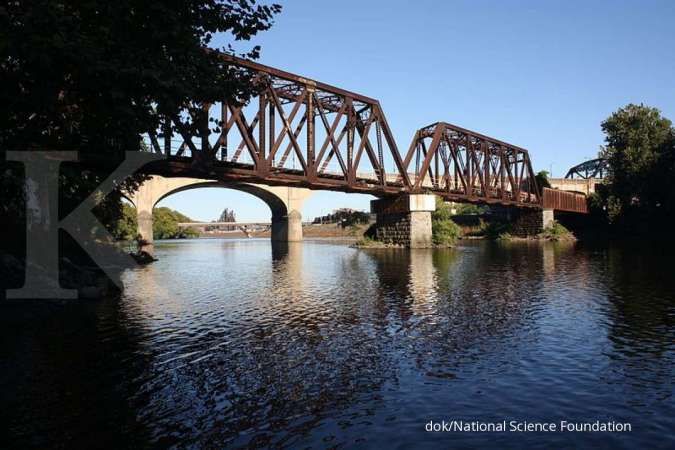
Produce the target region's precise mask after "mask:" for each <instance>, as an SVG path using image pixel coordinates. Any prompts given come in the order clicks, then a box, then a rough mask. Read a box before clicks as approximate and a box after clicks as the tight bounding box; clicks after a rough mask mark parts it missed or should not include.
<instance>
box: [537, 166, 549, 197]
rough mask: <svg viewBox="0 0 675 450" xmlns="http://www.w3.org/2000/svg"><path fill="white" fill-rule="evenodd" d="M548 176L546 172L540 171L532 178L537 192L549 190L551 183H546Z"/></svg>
mask: <svg viewBox="0 0 675 450" xmlns="http://www.w3.org/2000/svg"><path fill="white" fill-rule="evenodd" d="M548 176H549V173H548V171H547V170H540V171H539V172H537V174H536V175H535V176H534V178H535V179H536V180H537V186H538V187H539V191H540V192H543V189H544V188H549V189H550V188H551V183H550V182H549V181H548Z"/></svg>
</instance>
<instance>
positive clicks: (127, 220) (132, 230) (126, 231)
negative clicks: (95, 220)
mask: <svg viewBox="0 0 675 450" xmlns="http://www.w3.org/2000/svg"><path fill="white" fill-rule="evenodd" d="M110 232H111V234H112V235H113V237H114V238H115V239H116V240H118V241H132V240H134V239H136V236H137V235H138V222H137V220H136V208H134V207H133V206H131V205H129V204H128V203H122V214H121V217H120V218H119V219H118V220H117V222H116V223H115V225H114V227H112V229H111V230H110Z"/></svg>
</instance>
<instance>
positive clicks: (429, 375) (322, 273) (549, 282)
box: [0, 239, 675, 448]
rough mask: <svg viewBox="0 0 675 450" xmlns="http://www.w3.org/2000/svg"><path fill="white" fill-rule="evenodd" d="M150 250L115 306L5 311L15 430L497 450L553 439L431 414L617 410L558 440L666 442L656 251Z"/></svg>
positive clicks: (667, 301)
mask: <svg viewBox="0 0 675 450" xmlns="http://www.w3.org/2000/svg"><path fill="white" fill-rule="evenodd" d="M157 253H158V256H159V257H160V258H159V261H158V262H157V263H156V264H154V265H151V266H147V267H143V268H139V269H135V270H133V271H129V272H127V273H126V275H125V283H126V285H127V291H126V293H125V294H124V296H123V297H122V298H121V299H120V300H119V301H118V302H100V303H87V304H72V305H66V306H52V307H51V308H50V311H49V312H40V311H41V310H39V309H38V310H37V311H36V312H35V313H34V314H33V313H30V314H28V313H25V312H24V313H23V314H6V315H3V316H2V317H0V337H1V338H2V340H1V341H0V342H2V343H3V344H2V345H3V349H4V350H5V351H6V352H9V353H10V354H11V356H12V361H14V363H13V364H12V366H7V365H5V366H3V367H2V369H3V370H2V371H1V372H0V383H1V385H2V386H12V387H13V388H12V389H10V390H8V389H5V390H4V393H3V396H4V398H5V402H4V404H5V405H6V406H7V407H8V408H7V409H6V411H12V414H8V413H5V415H4V417H3V426H4V427H5V430H8V432H9V437H10V439H11V441H12V442H13V443H17V444H22V443H23V444H25V443H27V442H30V443H32V444H33V445H36V446H41V447H44V446H46V443H47V442H50V440H51V442H53V440H60V441H62V442H71V443H73V442H77V443H78V444H81V445H84V446H90V447H92V446H96V444H97V443H99V444H100V442H106V443H110V444H111V445H117V446H128V445H136V446H161V447H166V446H172V445H173V446H179V447H183V446H197V447H204V446H219V447H220V446H231V447H247V446H257V447H259V446H287V447H300V446H302V447H304V446H317V447H322V446H325V445H326V443H330V445H344V446H353V445H358V446H360V447H366V446H368V447H377V448H379V447H383V446H386V445H387V443H390V442H392V439H393V440H394V441H396V442H400V443H401V444H403V445H415V446H419V445H422V446H424V445H431V444H439V442H442V443H444V444H446V443H448V442H450V441H448V439H450V440H451V443H452V444H453V445H458V446H463V447H466V446H472V447H490V446H493V447H500V448H504V447H513V446H514V445H515V442H516V441H515V439H517V442H518V444H520V445H524V446H534V445H536V444H537V442H540V439H541V436H538V435H536V434H532V435H529V434H527V435H518V436H511V435H509V434H504V435H490V436H484V435H480V434H466V435H453V436H450V437H448V436H437V435H433V434H428V433H424V431H423V429H424V424H425V423H426V422H427V421H428V420H430V419H431V418H439V419H440V418H447V417H448V415H452V416H455V415H457V414H462V415H463V416H465V417H463V418H465V419H473V420H485V421H489V420H496V419H500V418H502V417H505V418H509V417H512V418H514V419H530V420H535V419H542V420H543V419H550V420H559V419H571V420H585V419H587V418H589V417H599V416H598V414H601V413H602V412H603V411H605V412H606V411H607V408H608V407H610V408H611V410H612V412H613V414H616V417H618V418H620V419H621V420H622V421H629V422H632V423H633V430H637V431H634V432H633V433H631V434H629V435H606V434H602V435H601V434H593V435H583V436H581V435H579V434H551V435H550V436H547V439H549V441H548V442H549V443H551V445H552V446H557V447H565V446H568V447H574V446H578V444H579V443H580V440H581V439H583V441H584V443H585V444H587V445H588V444H589V442H590V444H591V445H597V446H603V445H606V446H612V447H621V446H622V445H624V446H631V447H651V448H655V447H658V446H659V445H660V442H662V441H661V440H662V433H661V432H660V431H659V430H661V429H664V428H663V427H666V426H667V421H668V420H669V419H668V418H669V417H672V414H673V412H674V411H673V404H672V402H671V401H670V400H669V399H670V398H672V384H671V383H670V380H671V379H672V375H673V372H672V370H673V369H672V368H673V366H674V364H673V363H675V359H674V358H675V357H674V356H673V355H675V351H674V350H675V349H674V348H673V342H675V330H673V327H672V324H670V325H669V324H668V322H667V318H668V317H672V316H673V314H674V313H675V305H673V303H672V298H675V283H673V281H672V278H671V277H669V276H666V275H667V273H666V270H665V269H664V267H667V265H663V259H661V253H659V252H656V251H654V250H653V249H652V250H650V251H647V250H645V249H643V250H642V251H640V249H632V248H631V249H622V248H612V249H595V250H585V249H583V248H576V247H574V246H569V245H568V246H561V245H549V244H546V245H501V244H490V243H481V244H473V243H470V244H467V245H462V246H460V247H459V248H457V249H454V250H416V251H402V250H373V251H359V250H355V249H351V248H349V247H347V246H344V245H335V244H332V243H322V242H305V243H286V244H281V245H274V246H271V245H270V243H269V241H267V240H256V239H253V240H238V241H234V240H232V241H227V240H223V241H209V242H201V241H199V240H196V241H175V242H162V243H160V244H158V245H157ZM636 255H640V256H636ZM636 257H637V258H639V259H640V262H641V264H642V266H641V267H643V269H638V270H633V269H635V267H632V266H631V264H627V263H626V260H627V258H628V259H629V260H630V261H633V260H634V258H636ZM663 257H664V258H665V257H666V255H663ZM629 266H630V267H632V269H631V271H629V272H628V274H627V270H628V269H627V268H628V267H629ZM627 277H630V283H628V282H627V281H626V279H627ZM646 286H650V289H645V287H646ZM24 311H25V310H24ZM607 386H611V388H607ZM83 411H86V414H85V413H83ZM496 416H499V417H496ZM458 418H459V417H458ZM6 435H7V434H6Z"/></svg>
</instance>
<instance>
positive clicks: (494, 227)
mask: <svg viewBox="0 0 675 450" xmlns="http://www.w3.org/2000/svg"><path fill="white" fill-rule="evenodd" d="M481 232H482V234H483V235H484V236H485V237H486V238H488V239H492V240H510V239H511V234H510V232H511V224H509V223H505V222H489V223H486V222H483V221H481Z"/></svg>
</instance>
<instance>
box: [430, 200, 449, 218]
mask: <svg viewBox="0 0 675 450" xmlns="http://www.w3.org/2000/svg"><path fill="white" fill-rule="evenodd" d="M451 217H452V209H451V207H450V205H449V204H448V203H446V202H444V201H443V199H441V198H440V197H436V211H434V212H433V213H431V219H432V220H439V221H442V220H450V218H451Z"/></svg>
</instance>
